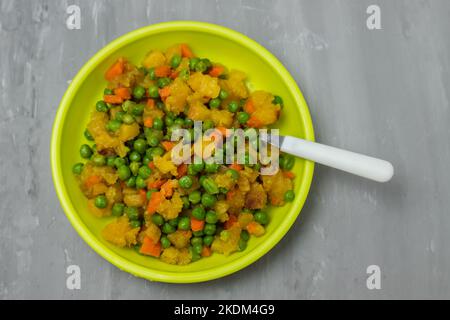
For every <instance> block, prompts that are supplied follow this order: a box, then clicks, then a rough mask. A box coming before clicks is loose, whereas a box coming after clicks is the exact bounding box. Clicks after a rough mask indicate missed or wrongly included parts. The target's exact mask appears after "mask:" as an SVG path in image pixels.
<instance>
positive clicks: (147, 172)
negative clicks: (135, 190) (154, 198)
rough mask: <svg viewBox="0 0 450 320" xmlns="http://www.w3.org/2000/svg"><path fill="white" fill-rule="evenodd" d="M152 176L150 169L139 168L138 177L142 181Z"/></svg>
mask: <svg viewBox="0 0 450 320" xmlns="http://www.w3.org/2000/svg"><path fill="white" fill-rule="evenodd" d="M151 174H152V169H150V168H149V167H148V166H142V167H140V168H139V171H138V175H139V176H140V177H142V178H144V179H148V177H150V175H151Z"/></svg>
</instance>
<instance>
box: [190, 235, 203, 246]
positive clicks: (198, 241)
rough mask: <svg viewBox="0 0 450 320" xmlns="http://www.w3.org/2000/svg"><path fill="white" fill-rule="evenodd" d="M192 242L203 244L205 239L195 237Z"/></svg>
mask: <svg viewBox="0 0 450 320" xmlns="http://www.w3.org/2000/svg"><path fill="white" fill-rule="evenodd" d="M191 244H192V245H193V246H194V245H196V244H199V245H202V244H203V239H202V238H200V237H193V238H192V239H191Z"/></svg>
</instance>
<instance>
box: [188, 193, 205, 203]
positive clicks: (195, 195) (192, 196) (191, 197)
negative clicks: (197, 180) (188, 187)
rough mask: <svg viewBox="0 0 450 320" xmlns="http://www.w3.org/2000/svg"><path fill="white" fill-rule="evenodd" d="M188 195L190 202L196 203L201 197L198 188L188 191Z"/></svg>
mask: <svg viewBox="0 0 450 320" xmlns="http://www.w3.org/2000/svg"><path fill="white" fill-rule="evenodd" d="M188 197H189V201H190V202H191V203H192V204H197V203H199V202H200V200H201V199H202V195H201V193H200V191H198V190H194V191H192V192H191V193H189V196H188Z"/></svg>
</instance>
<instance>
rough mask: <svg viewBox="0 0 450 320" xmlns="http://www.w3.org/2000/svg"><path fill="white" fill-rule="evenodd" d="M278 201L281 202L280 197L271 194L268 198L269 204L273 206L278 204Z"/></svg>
mask: <svg viewBox="0 0 450 320" xmlns="http://www.w3.org/2000/svg"><path fill="white" fill-rule="evenodd" d="M280 202H281V199H280V198H279V197H274V196H272V197H271V198H270V204H271V205H273V206H276V205H277V204H280Z"/></svg>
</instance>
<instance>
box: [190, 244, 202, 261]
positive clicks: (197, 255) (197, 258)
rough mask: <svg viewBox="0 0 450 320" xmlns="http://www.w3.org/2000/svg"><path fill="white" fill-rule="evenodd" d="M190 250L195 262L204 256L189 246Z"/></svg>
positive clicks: (192, 259)
mask: <svg viewBox="0 0 450 320" xmlns="http://www.w3.org/2000/svg"><path fill="white" fill-rule="evenodd" d="M189 252H190V253H191V262H195V261H197V260H200V259H201V258H202V256H201V255H199V254H198V253H197V252H195V250H194V249H193V248H192V247H190V248H189Z"/></svg>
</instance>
